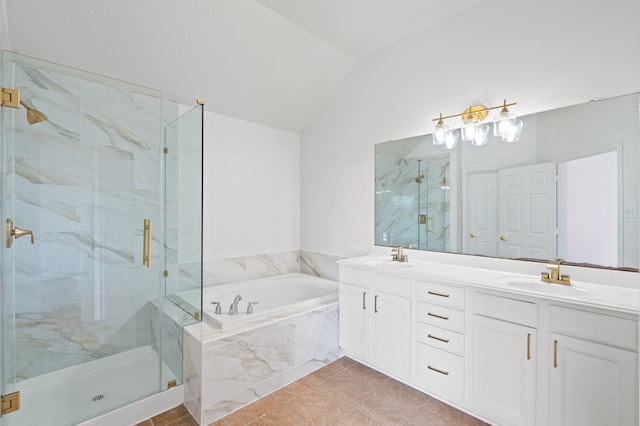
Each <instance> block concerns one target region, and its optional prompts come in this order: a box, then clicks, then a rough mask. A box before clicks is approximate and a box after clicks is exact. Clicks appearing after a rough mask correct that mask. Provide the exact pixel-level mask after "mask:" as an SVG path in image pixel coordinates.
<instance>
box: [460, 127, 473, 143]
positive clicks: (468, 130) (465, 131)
mask: <svg viewBox="0 0 640 426" xmlns="http://www.w3.org/2000/svg"><path fill="white" fill-rule="evenodd" d="M476 128H477V126H476V125H475V124H474V123H469V124H467V125H466V126H464V127H463V128H462V129H460V138H461V139H462V140H463V141H467V142H469V141H472V140H473V138H474V136H475V134H476Z"/></svg>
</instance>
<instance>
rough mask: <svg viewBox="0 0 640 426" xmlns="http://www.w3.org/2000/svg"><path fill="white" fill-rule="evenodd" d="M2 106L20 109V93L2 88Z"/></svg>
mask: <svg viewBox="0 0 640 426" xmlns="http://www.w3.org/2000/svg"><path fill="white" fill-rule="evenodd" d="M2 106H6V107H10V108H20V91H19V90H16V89H9V88H7V87H3V88H2Z"/></svg>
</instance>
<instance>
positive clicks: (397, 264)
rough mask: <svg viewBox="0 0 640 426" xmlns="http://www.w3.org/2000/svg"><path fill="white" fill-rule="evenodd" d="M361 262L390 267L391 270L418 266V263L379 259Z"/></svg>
mask: <svg viewBox="0 0 640 426" xmlns="http://www.w3.org/2000/svg"><path fill="white" fill-rule="evenodd" d="M360 262H362V263H364V264H365V265H369V266H381V267H385V268H386V267H389V268H397V269H404V268H411V267H412V266H414V265H416V264H417V262H396V261H394V260H391V259H378V258H370V259H362V260H360Z"/></svg>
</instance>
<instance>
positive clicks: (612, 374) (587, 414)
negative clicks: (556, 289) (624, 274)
mask: <svg viewBox="0 0 640 426" xmlns="http://www.w3.org/2000/svg"><path fill="white" fill-rule="evenodd" d="M637 324H638V323H637V321H634V320H629V319H627V318H621V317H619V316H614V315H603V314H599V313H594V312H589V311H583V310H579V309H572V308H567V307H558V306H552V307H551V330H552V333H551V334H550V339H551V347H552V348H553V355H552V356H553V361H552V365H551V374H550V383H549V386H550V390H549V407H550V413H549V424H553V425H559V426H565V425H566V426H574V425H576V426H577V425H580V426H589V425H594V426H596V425H605V424H606V425H611V426H615V425H620V426H622V425H637V424H638V418H637V403H638V354H637V352H635V351H636V350H637V347H638V345H637V336H638V330H637Z"/></svg>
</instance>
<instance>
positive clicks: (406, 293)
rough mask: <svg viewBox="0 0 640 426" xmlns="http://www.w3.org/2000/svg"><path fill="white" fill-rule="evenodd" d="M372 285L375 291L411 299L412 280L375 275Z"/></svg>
mask: <svg viewBox="0 0 640 426" xmlns="http://www.w3.org/2000/svg"><path fill="white" fill-rule="evenodd" d="M371 283H372V287H373V289H375V290H378V291H381V292H383V293H387V294H395V295H396V296H402V297H407V298H410V297H411V278H404V277H397V276H395V275H389V274H380V273H373V275H372V277H371Z"/></svg>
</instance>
